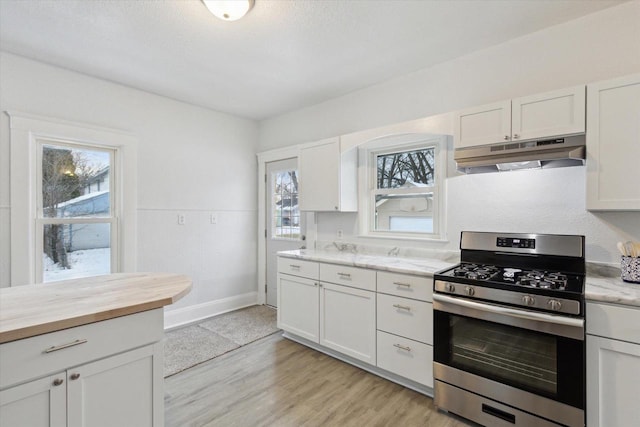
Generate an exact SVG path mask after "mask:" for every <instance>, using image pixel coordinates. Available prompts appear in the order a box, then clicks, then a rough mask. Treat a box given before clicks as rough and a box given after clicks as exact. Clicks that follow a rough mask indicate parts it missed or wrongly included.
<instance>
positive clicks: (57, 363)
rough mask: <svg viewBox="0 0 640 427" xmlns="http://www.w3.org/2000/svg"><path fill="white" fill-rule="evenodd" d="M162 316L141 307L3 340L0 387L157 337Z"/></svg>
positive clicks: (78, 363)
mask: <svg viewBox="0 0 640 427" xmlns="http://www.w3.org/2000/svg"><path fill="white" fill-rule="evenodd" d="M163 316H164V315H163V310H162V309H155V310H149V311H143V312H141V313H136V314H132V315H129V316H122V317H116V318H114V319H110V320H104V321H101V322H96V323H90V324H88V325H83V326H77V327H75V328H69V329H63V330H61V331H56V332H51V333H48V334H44V335H38V336H35V337H31V338H25V339H22V340H17V341H12V342H8V343H4V344H2V345H1V346H0V353H2V357H0V372H2V375H1V376H0V389H1V388H5V387H8V386H10V385H13V384H18V383H21V382H26V381H28V380H31V379H35V378H38V377H42V376H45V375H48V374H52V373H54V372H59V371H64V370H65V369H68V368H71V367H74V366H77V365H81V364H84V363H87V362H90V361H92V360H98V359H101V358H103V357H107V356H110V355H112V354H117V353H121V352H123V351H126V350H129V349H133V348H136V347H141V346H143V345H146V344H150V343H153V342H156V341H160V340H161V339H162V337H163V334H164V331H163V323H164V317H163ZM83 340H86V342H83ZM76 342H79V344H77V345H71V346H65V345H66V344H73V343H76ZM56 348H59V350H56ZM52 350H53V351H52ZM47 351H48V352H47ZM17 367H19V368H17Z"/></svg>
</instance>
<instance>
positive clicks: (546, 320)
mask: <svg viewBox="0 0 640 427" xmlns="http://www.w3.org/2000/svg"><path fill="white" fill-rule="evenodd" d="M433 309H434V310H440V311H445V312H448V313H453V314H459V315H462V316H467V317H475V318H480V319H484V320H489V321H494V322H498V323H502V324H505V325H512V326H516V327H522V328H525V329H530V330H535V331H540V332H548V333H553V334H556V335H562V336H565V337H567V338H574V339H578V340H581V341H583V340H584V319H577V318H573V317H566V316H557V315H553V314H546V313H538V312H534V311H526V310H518V309H514V308H510V307H505V306H501V305H495V304H487V303H482V302H476V301H471V300H468V299H463V298H455V297H450V296H446V295H440V294H433ZM482 313H486V316H483V315H482Z"/></svg>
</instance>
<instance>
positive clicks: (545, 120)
mask: <svg viewBox="0 0 640 427" xmlns="http://www.w3.org/2000/svg"><path fill="white" fill-rule="evenodd" d="M585 105H586V104H585V87H584V86H576V87H572V88H567V89H562V90H557V91H553V92H547V93H542V94H538V95H532V96H526V97H522V98H516V99H514V100H512V101H511V134H512V135H511V137H512V139H513V140H514V141H517V140H522V139H539V138H552V137H554V136H558V135H568V134H576V133H584V131H585Z"/></svg>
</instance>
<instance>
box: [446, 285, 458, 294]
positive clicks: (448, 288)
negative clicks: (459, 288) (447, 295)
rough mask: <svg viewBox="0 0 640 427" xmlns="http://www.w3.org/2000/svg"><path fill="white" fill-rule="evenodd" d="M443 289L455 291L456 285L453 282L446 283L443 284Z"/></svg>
mask: <svg viewBox="0 0 640 427" xmlns="http://www.w3.org/2000/svg"><path fill="white" fill-rule="evenodd" d="M444 289H445V291H447V292H451V293H454V292H455V291H456V286H455V285H454V284H453V283H447V284H445V285H444Z"/></svg>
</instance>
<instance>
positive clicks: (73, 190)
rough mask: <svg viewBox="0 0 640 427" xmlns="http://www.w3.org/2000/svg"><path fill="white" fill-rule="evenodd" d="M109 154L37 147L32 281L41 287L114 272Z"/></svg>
mask: <svg viewBox="0 0 640 427" xmlns="http://www.w3.org/2000/svg"><path fill="white" fill-rule="evenodd" d="M114 157H115V152H114V150H113V149H108V148H102V147H98V146H92V145H80V144H72V143H67V142H61V141H39V143H38V190H37V214H36V215H37V217H36V219H35V221H36V251H38V252H39V254H38V255H37V256H36V278H39V279H40V281H42V282H43V283H46V282H53V281H58V280H66V279H75V278H80V277H88V276H96V275H100V274H109V273H111V272H112V271H117V266H116V265H115V262H114V260H116V259H117V258H116V256H115V255H116V254H115V250H114V249H115V248H117V242H116V240H117V229H116V228H117V216H116V206H115V204H114V194H113V191H112V189H113V188H114V185H113V181H114V179H113V176H114V172H115V171H114Z"/></svg>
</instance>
